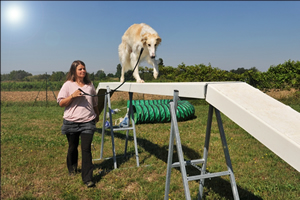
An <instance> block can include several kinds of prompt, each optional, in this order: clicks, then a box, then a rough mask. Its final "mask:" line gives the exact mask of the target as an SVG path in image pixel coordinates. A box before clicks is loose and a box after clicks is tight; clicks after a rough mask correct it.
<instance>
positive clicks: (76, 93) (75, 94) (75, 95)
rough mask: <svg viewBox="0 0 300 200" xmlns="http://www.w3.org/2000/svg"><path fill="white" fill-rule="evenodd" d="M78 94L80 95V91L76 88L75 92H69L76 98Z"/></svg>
mask: <svg viewBox="0 0 300 200" xmlns="http://www.w3.org/2000/svg"><path fill="white" fill-rule="evenodd" d="M80 96H82V92H81V91H80V90H76V91H75V92H73V94H71V97H72V98H76V97H80Z"/></svg>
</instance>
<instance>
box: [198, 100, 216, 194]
mask: <svg viewBox="0 0 300 200" xmlns="http://www.w3.org/2000/svg"><path fill="white" fill-rule="evenodd" d="M212 117H213V107H212V106H211V105H209V109H208V118H207V125H206V136H205V143H204V151H203V159H204V163H203V165H202V169H201V175H204V174H205V173H206V163H207V156H208V149H209V140H210V133H211V122H212ZM204 180H205V179H204V178H202V179H200V185H199V195H200V196H199V197H200V199H202V197H203V188H204Z"/></svg>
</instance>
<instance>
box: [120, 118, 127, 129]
mask: <svg viewBox="0 0 300 200" xmlns="http://www.w3.org/2000/svg"><path fill="white" fill-rule="evenodd" d="M119 126H120V127H124V128H125V127H128V126H129V119H128V117H127V116H125V118H124V119H123V121H121V123H120V125H119Z"/></svg>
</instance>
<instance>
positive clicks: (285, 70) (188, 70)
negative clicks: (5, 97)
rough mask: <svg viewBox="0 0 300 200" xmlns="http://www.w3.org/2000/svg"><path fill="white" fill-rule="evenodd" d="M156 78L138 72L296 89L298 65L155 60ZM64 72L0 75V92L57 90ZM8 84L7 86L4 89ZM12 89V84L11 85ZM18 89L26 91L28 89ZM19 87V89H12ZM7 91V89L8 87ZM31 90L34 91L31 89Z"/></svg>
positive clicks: (99, 77)
mask: <svg viewBox="0 0 300 200" xmlns="http://www.w3.org/2000/svg"><path fill="white" fill-rule="evenodd" d="M158 66H159V77H158V79H157V80H155V79H154V78H153V75H152V73H153V68H152V67H150V68H148V67H142V66H140V67H139V68H138V70H139V73H140V76H141V78H142V79H144V80H145V81H146V82H209V81H243V82H247V83H248V84H250V85H252V86H254V87H256V88H258V89H289V88H296V89H300V61H292V60H288V61H285V62H284V63H282V64H278V65H277V66H273V65H272V66H270V68H269V69H268V70H267V71H266V72H260V71H259V70H258V69H257V68H256V67H252V68H250V69H245V68H238V69H232V70H230V71H226V70H221V69H219V68H214V67H212V66H211V65H210V64H209V65H204V64H199V65H191V66H186V65H185V64H184V63H181V64H180V65H178V66H177V67H176V68H174V67H171V66H164V64H163V60H162V59H161V58H160V59H159V63H158ZM121 70H122V67H121V65H120V64H118V65H117V68H116V73H115V74H112V73H109V74H105V72H104V71H103V70H98V71H97V72H96V73H89V74H88V75H89V77H90V79H91V80H92V81H93V82H94V84H95V83H96V82H100V81H102V82H103V81H119V78H120V76H121ZM66 75H67V72H62V71H58V72H52V74H51V75H49V74H42V75H35V76H33V75H32V74H30V73H28V72H26V71H24V70H18V71H12V72H10V73H9V74H1V89H4V90H6V89H5V88H7V87H9V84H12V83H11V82H19V81H22V82H39V81H43V80H46V79H47V80H49V81H51V82H59V83H58V84H56V85H57V87H58V89H59V87H60V86H61V85H62V83H63V82H64V81H65V80H66ZM125 80H127V81H135V80H134V78H133V76H132V71H131V70H130V71H128V72H126V73H125ZM7 84H8V85H7ZM15 85H16V83H15ZM29 85H30V83H28V84H27V86H24V84H23V86H22V88H24V89H26V87H30V86H29ZM16 87H21V86H16ZM10 88H11V87H10ZM31 88H32V89H34V88H35V87H31Z"/></svg>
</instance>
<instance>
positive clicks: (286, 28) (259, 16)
mask: <svg viewBox="0 0 300 200" xmlns="http://www.w3.org/2000/svg"><path fill="white" fill-rule="evenodd" d="M299 10H300V2H299V1H1V74H8V73H10V72H11V71H13V70H24V71H26V72H29V73H32V74H33V75H38V74H45V73H47V74H50V75H51V74H52V72H57V71H63V72H68V71H69V68H70V66H71V64H72V62H73V61H74V60H82V61H83V62H85V64H86V69H87V72H89V73H93V72H94V73H96V72H97V71H98V70H104V72H105V73H106V74H108V73H113V74H115V73H116V70H117V65H118V64H119V63H120V61H119V56H118V46H119V44H120V43H121V37H122V35H123V34H124V32H125V31H126V30H127V28H129V27H130V26H131V25H132V24H135V23H146V24H148V25H150V26H151V27H152V28H153V29H155V30H156V31H157V32H158V34H159V36H160V37H161V38H162V42H161V44H160V45H159V46H158V48H157V59H158V58H162V59H163V63H164V65H165V66H172V67H177V66H178V65H180V64H182V63H184V64H185V65H197V64H205V65H209V64H211V66H212V67H214V68H219V69H222V70H231V69H237V68H242V67H243V68H245V69H249V68H251V67H256V68H257V69H258V70H259V71H262V72H264V71H267V70H268V69H269V68H270V66H272V65H275V66H276V65H278V64H280V63H284V62H285V61H288V60H289V59H291V60H295V61H297V60H300V14H299ZM140 66H147V67H151V66H149V65H148V64H147V63H145V62H143V63H141V65H140Z"/></svg>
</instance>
